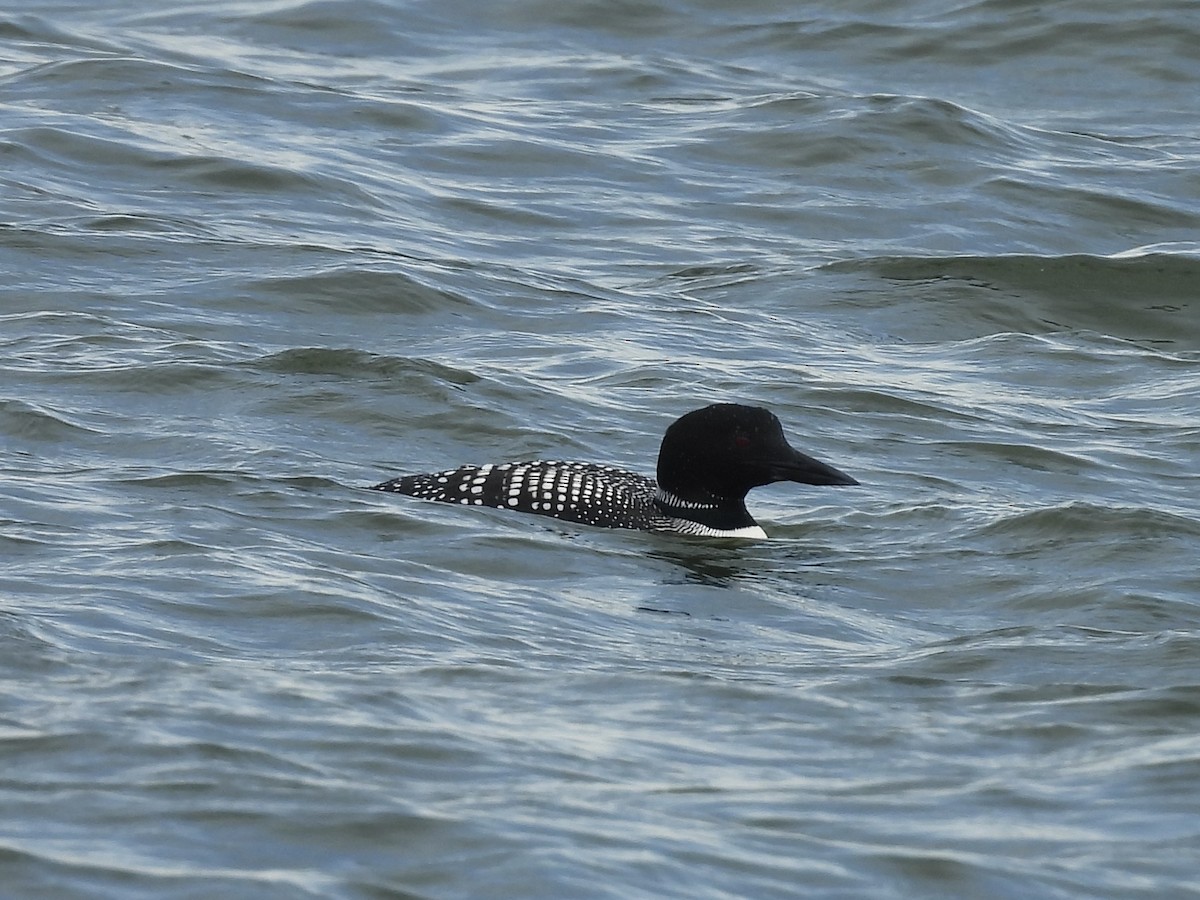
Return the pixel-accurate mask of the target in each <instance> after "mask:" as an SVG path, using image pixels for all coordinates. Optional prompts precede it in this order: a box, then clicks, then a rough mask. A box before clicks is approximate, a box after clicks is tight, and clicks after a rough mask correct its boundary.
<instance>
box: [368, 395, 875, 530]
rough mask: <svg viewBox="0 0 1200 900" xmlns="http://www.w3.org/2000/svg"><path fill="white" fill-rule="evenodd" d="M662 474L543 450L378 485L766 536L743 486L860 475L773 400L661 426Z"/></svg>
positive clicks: (656, 526) (566, 515)
mask: <svg viewBox="0 0 1200 900" xmlns="http://www.w3.org/2000/svg"><path fill="white" fill-rule="evenodd" d="M657 474H658V480H657V481H655V480H654V479H651V478H647V477H646V476H644V475H638V474H637V473H635V472H627V471H625V470H623V469H618V468H614V467H613V466H602V465H595V464H593V463H577V462H558V461H544V460H537V461H532V462H515V463H502V464H499V465H485V466H461V467H460V468H457V469H447V470H445V471H442V472H432V473H429V474H423V475H404V476H402V477H400V478H393V479H392V480H390V481H385V482H383V483H382V484H377V485H375V486H374V487H373V490H378V491H391V492H394V493H398V494H408V495H410V496H413V497H419V498H422V499H425V500H438V501H441V502H443V503H459V504H462V505H464V506H491V507H496V508H498V509H514V510H517V511H518V512H527V513H535V514H537V515H543V516H551V517H553V518H556V519H565V520H567V521H570V522H579V523H582V524H584V525H596V526H599V527H602V528H634V529H639V530H642V531H663V532H672V533H675V534H691V535H704V536H712V537H718V536H719V537H750V538H761V537H766V533H765V532H764V531H763V530H762V528H761V527H759V525H758V523H757V522H755V521H754V519H753V518H752V517H751V516H750V513H749V512H748V511H747V510H746V504H745V497H746V493H747V492H748V491H749V490H750V489H751V488H753V487H758V486H759V485H764V484H771V483H773V482H776V481H795V482H800V483H802V484H817V485H850V484H858V482H857V481H855V480H854V479H853V478H851V477H850V476H849V475H846V474H845V473H843V472H840V471H838V470H837V469H835V468H834V467H833V466H830V465H827V464H825V463H823V462H820V461H818V460H815V459H813V458H812V457H811V456H806V455H804V454H803V453H800V452H798V451H796V450H793V449H792V448H791V446H789V444H788V442H787V439H786V438H785V437H784V435H783V426H782V425H780V424H779V420H778V419H777V418H775V416H774V415H773V414H772V413H770V412H769V411H768V410H766V409H762V408H761V407H755V406H742V405H739V404H735V403H718V404H714V405H712V406H706V407H704V408H703V409H698V410H694V411H692V412H690V413H688V414H687V415H685V416H683V417H682V418H680V419H677V420H676V421H675V422H674V423H672V424H671V426H670V427H669V428H668V429H667V432H666V434H665V435H664V436H663V441H662V446H661V447H660V449H659V453H658V471H657Z"/></svg>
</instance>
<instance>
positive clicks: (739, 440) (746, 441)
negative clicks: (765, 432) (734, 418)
mask: <svg viewBox="0 0 1200 900" xmlns="http://www.w3.org/2000/svg"><path fill="white" fill-rule="evenodd" d="M733 442H734V443H735V444H737V446H738V447H739V448H740V449H742V450H745V449H746V448H747V447H749V446H750V438H748V437H746V436H745V435H744V434H739V435H738V436H737V437H735V438H734V439H733Z"/></svg>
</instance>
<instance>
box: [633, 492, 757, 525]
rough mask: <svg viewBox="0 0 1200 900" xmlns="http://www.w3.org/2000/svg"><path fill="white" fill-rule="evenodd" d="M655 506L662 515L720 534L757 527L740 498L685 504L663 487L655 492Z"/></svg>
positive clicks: (703, 500) (708, 498)
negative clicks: (707, 528) (713, 530)
mask: <svg viewBox="0 0 1200 900" xmlns="http://www.w3.org/2000/svg"><path fill="white" fill-rule="evenodd" d="M654 506H655V508H656V509H657V510H658V511H659V512H661V513H662V514H663V515H666V516H671V517H672V518H676V519H687V520H688V521H690V522H698V523H700V524H701V525H705V526H707V527H709V528H713V529H716V530H718V531H733V530H734V529H738V528H751V527H756V526H757V525H758V523H757V522H755V521H754V519H753V518H752V517H751V516H750V513H749V511H748V510H747V509H746V504H745V503H744V502H743V501H742V500H741V498H738V499H735V500H731V499H729V498H728V497H714V496H712V495H711V494H708V495H706V496H705V498H704V499H702V500H685V499H683V498H682V497H678V496H676V495H675V494H673V493H671V492H670V491H668V490H666V489H665V488H662V487H660V488H658V489H657V490H655V492H654Z"/></svg>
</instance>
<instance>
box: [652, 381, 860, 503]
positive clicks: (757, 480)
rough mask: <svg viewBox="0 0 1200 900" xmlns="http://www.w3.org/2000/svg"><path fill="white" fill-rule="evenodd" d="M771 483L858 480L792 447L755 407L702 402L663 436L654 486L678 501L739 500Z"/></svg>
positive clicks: (773, 420) (768, 416) (770, 418)
mask: <svg viewBox="0 0 1200 900" xmlns="http://www.w3.org/2000/svg"><path fill="white" fill-rule="evenodd" d="M776 481H796V482H799V483H801V484H819V485H850V484H858V482H857V481H855V480H854V479H853V478H851V477H850V476H849V475H847V474H846V473H845V472H841V471H838V470H837V469H835V468H834V467H833V466H831V465H828V464H826V463H823V462H821V461H819V460H816V459H813V458H812V457H811V456H806V455H805V454H803V453H801V452H799V451H798V450H794V449H792V447H791V445H789V444H788V442H787V438H785V437H784V436H783V426H782V425H780V424H779V420H778V419H777V418H775V416H774V415H773V414H772V413H771V412H770V411H769V410H766V409H763V408H762V407H759V406H742V405H741V404H738V403H716V404H713V405H712V406H706V407H704V408H703V409H697V410H694V411H692V412H690V413H688V414H687V415H685V416H683V417H682V418H679V419H676V420H675V422H673V423H672V424H671V426H670V427H669V428H668V429H667V433H666V434H665V435H664V436H663V442H662V447H661V448H660V449H659V452H658V484H659V487H660V488H661V489H662V490H664V491H667V492H668V493H669V494H671V495H673V496H674V497H678V498H679V499H680V500H684V501H687V502H689V503H713V502H717V503H720V502H722V501H724V502H726V503H739V504H740V503H741V501H742V500H743V499H744V498H745V496H746V492H747V491H749V490H750V489H751V488H754V487H758V486H760V485H764V484H773V483H774V482H776Z"/></svg>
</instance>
